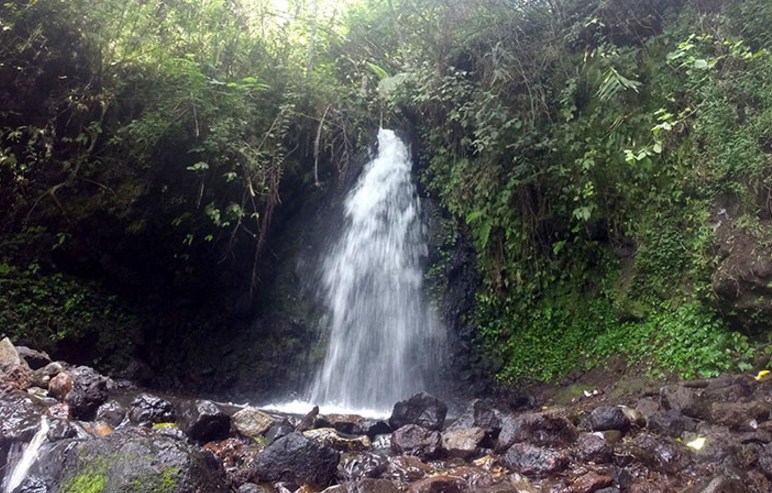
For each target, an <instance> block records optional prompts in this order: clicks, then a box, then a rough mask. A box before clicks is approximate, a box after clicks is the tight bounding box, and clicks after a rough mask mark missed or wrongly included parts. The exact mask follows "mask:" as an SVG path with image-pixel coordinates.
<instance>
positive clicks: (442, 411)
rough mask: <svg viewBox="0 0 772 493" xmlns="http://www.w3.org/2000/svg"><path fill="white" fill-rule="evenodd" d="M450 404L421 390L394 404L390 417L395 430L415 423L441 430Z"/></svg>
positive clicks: (390, 424) (430, 428)
mask: <svg viewBox="0 0 772 493" xmlns="http://www.w3.org/2000/svg"><path fill="white" fill-rule="evenodd" d="M447 412H448V406H446V405H445V403H444V402H442V401H440V400H439V399H437V398H435V397H433V396H431V395H429V394H427V393H426V392H420V393H418V394H415V395H414V396H412V397H410V398H409V399H407V400H404V401H400V402H397V403H396V404H394V409H393V411H392V412H391V417H390V418H389V426H391V428H392V429H393V430H396V429H398V428H401V427H402V426H405V425H409V424H413V425H418V426H421V427H423V428H426V429H429V430H436V431H439V430H441V429H442V426H443V424H444V423H445V415H446V414H447Z"/></svg>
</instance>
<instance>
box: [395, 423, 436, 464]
mask: <svg viewBox="0 0 772 493" xmlns="http://www.w3.org/2000/svg"><path fill="white" fill-rule="evenodd" d="M441 448H442V435H440V432H438V431H432V430H429V429H426V428H423V427H421V426H418V425H405V426H403V427H401V428H399V429H398V430H397V431H395V432H394V433H392V434H391V450H392V452H394V453H395V454H397V455H402V454H404V455H414V456H416V457H420V458H422V459H424V460H426V459H436V458H437V457H439V455H440V450H441Z"/></svg>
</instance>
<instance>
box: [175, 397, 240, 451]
mask: <svg viewBox="0 0 772 493" xmlns="http://www.w3.org/2000/svg"><path fill="white" fill-rule="evenodd" d="M179 423H180V426H181V427H182V429H183V430H184V431H185V433H186V434H187V435H188V436H189V437H190V438H191V439H192V440H195V441H197V442H200V443H205V442H212V441H215V440H221V439H223V438H226V437H227V436H228V433H229V432H230V427H231V419H230V417H229V416H228V415H227V414H225V412H223V410H222V409H220V408H219V407H218V406H217V404H215V403H214V402H211V401H206V400H197V401H189V402H186V403H184V404H183V405H181V406H180V413H179Z"/></svg>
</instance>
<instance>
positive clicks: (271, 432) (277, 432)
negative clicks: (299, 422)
mask: <svg viewBox="0 0 772 493" xmlns="http://www.w3.org/2000/svg"><path fill="white" fill-rule="evenodd" d="M293 431H295V427H294V426H292V423H290V422H289V421H287V420H286V419H283V420H281V421H279V422H278V423H274V424H272V425H271V427H270V428H268V431H267V432H266V433H265V443H266V444H267V445H270V444H272V443H273V442H275V441H276V440H278V439H279V438H282V437H285V436H287V435H289V434H290V433H292V432H293Z"/></svg>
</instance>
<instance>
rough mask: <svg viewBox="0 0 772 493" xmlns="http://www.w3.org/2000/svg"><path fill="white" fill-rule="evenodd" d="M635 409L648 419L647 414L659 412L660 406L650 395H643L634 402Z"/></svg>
mask: <svg viewBox="0 0 772 493" xmlns="http://www.w3.org/2000/svg"><path fill="white" fill-rule="evenodd" d="M635 410H636V411H638V412H639V413H641V415H642V416H643V418H644V419H648V418H649V416H652V415H653V414H655V413H658V412H660V411H661V410H662V406H661V405H660V403H659V401H658V400H655V399H652V398H651V397H644V398H643V399H640V400H639V401H638V402H636V403H635Z"/></svg>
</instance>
